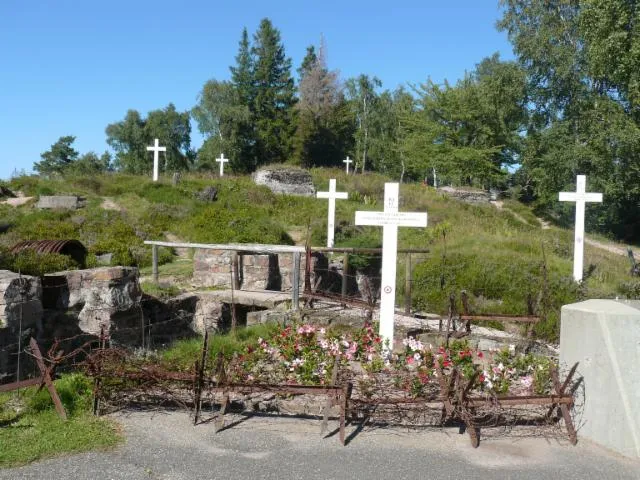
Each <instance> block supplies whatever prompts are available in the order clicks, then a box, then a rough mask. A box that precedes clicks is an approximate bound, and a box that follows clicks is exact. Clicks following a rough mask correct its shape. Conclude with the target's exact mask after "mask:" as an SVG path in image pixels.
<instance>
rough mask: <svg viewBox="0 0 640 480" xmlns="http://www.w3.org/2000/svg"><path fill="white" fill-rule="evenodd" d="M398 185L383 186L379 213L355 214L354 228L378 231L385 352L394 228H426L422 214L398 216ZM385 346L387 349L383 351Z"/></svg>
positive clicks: (389, 338) (392, 295)
mask: <svg viewBox="0 0 640 480" xmlns="http://www.w3.org/2000/svg"><path fill="white" fill-rule="evenodd" d="M399 190H400V184H398V183H385V184H384V211H383V212H360V211H358V212H356V225H375V226H381V227H382V281H381V292H380V336H381V337H382V341H383V344H384V345H385V349H386V348H388V349H389V351H392V350H393V327H394V320H393V316H394V314H395V303H396V302H395V301H396V261H397V255H398V227H426V226H427V213H426V212H412V213H406V212H398V201H399V198H398V196H399ZM387 345H388V347H387Z"/></svg>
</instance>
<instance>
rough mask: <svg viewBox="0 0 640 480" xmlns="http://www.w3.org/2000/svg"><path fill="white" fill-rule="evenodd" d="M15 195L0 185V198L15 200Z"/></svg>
mask: <svg viewBox="0 0 640 480" xmlns="http://www.w3.org/2000/svg"><path fill="white" fill-rule="evenodd" d="M16 197H17V195H16V194H15V193H13V192H12V191H11V190H9V189H8V188H7V187H5V186H3V185H0V198H16Z"/></svg>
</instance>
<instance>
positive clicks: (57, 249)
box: [10, 240, 87, 267]
mask: <svg viewBox="0 0 640 480" xmlns="http://www.w3.org/2000/svg"><path fill="white" fill-rule="evenodd" d="M25 250H33V251H35V252H37V253H59V254H60V255H66V256H68V257H71V258H72V259H73V260H75V261H76V262H77V263H78V265H80V266H82V267H84V265H85V263H86V258H87V249H86V247H85V246H84V245H83V244H82V243H80V242H79V241H78V240H25V241H22V242H19V243H16V244H15V245H14V246H13V247H11V250H10V251H11V253H14V254H15V253H20V252H23V251H25Z"/></svg>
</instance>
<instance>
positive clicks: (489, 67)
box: [405, 55, 528, 187]
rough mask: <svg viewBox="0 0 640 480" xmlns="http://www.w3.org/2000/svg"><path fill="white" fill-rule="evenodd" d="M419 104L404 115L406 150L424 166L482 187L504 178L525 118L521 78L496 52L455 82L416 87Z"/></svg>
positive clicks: (516, 157)
mask: <svg viewBox="0 0 640 480" xmlns="http://www.w3.org/2000/svg"><path fill="white" fill-rule="evenodd" d="M417 93H418V95H419V101H418V104H419V108H418V110H417V112H416V113H415V114H414V115H413V116H412V117H411V118H406V117H405V126H406V130H407V132H406V136H405V141H406V147H405V148H406V151H407V154H408V155H409V156H410V157H411V158H412V159H413V160H414V162H413V165H414V166H415V164H416V162H415V160H416V159H422V161H421V162H420V161H418V162H417V163H418V164H422V168H424V170H431V169H432V168H435V169H436V170H437V171H438V172H439V175H440V177H441V178H443V179H448V180H449V181H452V182H456V183H461V184H466V185H476V186H481V187H488V186H496V185H498V184H501V183H502V182H503V181H504V180H505V178H506V172H505V170H504V168H505V167H507V166H510V165H513V164H515V163H517V162H518V161H519V159H520V152H521V149H522V134H523V133H524V131H525V129H526V126H527V122H528V115H527V96H526V77H525V75H524V72H523V71H522V70H521V69H520V68H519V67H518V65H516V64H514V63H513V62H501V61H500V59H499V57H498V56H497V55H494V56H492V57H489V58H486V59H484V60H483V61H482V62H481V63H480V64H478V65H477V66H476V69H475V70H474V71H473V72H472V73H471V74H468V75H466V76H465V77H464V78H463V79H462V80H460V81H458V82H457V83H456V85H454V86H452V85H450V84H449V83H448V82H445V83H444V85H437V84H435V83H434V82H432V81H431V80H429V81H427V82H426V83H425V84H423V85H421V86H420V88H419V89H418V90H417Z"/></svg>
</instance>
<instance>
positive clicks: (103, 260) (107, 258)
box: [96, 253, 113, 266]
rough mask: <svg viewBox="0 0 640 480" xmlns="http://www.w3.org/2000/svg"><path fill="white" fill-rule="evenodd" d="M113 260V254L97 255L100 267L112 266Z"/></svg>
mask: <svg viewBox="0 0 640 480" xmlns="http://www.w3.org/2000/svg"><path fill="white" fill-rule="evenodd" d="M112 259H113V253H103V254H102V255H96V262H98V265H107V266H108V265H111V260H112Z"/></svg>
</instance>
